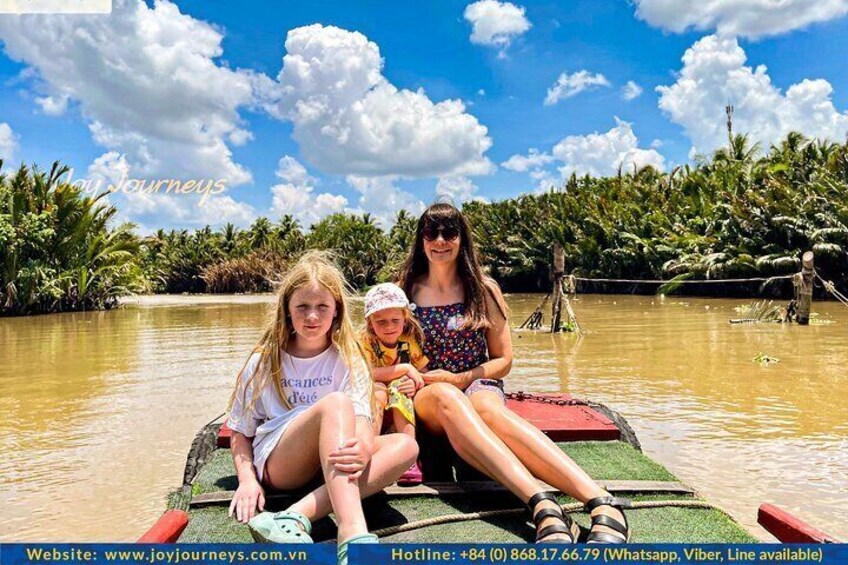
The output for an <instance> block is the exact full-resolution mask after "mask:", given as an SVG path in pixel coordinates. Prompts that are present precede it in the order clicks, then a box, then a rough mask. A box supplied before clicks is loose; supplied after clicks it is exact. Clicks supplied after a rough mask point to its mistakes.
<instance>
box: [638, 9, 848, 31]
mask: <svg viewBox="0 0 848 565" xmlns="http://www.w3.org/2000/svg"><path fill="white" fill-rule="evenodd" d="M634 1H635V3H636V16H637V17H639V18H641V19H642V20H645V21H646V22H648V23H649V24H651V25H652V26H655V27H660V28H663V29H665V30H668V31H673V32H677V33H680V32H683V31H686V30H687V29H690V28H694V29H697V30H717V31H718V32H719V33H720V34H722V35H738V36H745V37H750V38H757V37H762V36H767V35H776V34H779V33H784V32H787V31H791V30H793V29H800V28H803V27H806V26H808V25H810V24H813V23H816V22H824V21H828V20H832V19H834V18H838V17H841V16H844V15H845V14H848V0H634Z"/></svg>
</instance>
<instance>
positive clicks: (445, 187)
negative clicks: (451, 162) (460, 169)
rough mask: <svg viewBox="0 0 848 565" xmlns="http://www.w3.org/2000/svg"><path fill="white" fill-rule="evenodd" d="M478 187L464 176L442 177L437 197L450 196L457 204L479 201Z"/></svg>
mask: <svg viewBox="0 0 848 565" xmlns="http://www.w3.org/2000/svg"><path fill="white" fill-rule="evenodd" d="M476 194H477V185H476V184H474V183H473V182H472V181H471V179H469V178H468V177H464V176H461V175H460V176H456V177H441V178H440V179H439V182H437V183H436V196H448V197H450V199H451V200H452V201H453V202H454V203H455V204H456V205H459V204H462V203H463V202H468V201H469V200H479V199H480V197H479V196H476Z"/></svg>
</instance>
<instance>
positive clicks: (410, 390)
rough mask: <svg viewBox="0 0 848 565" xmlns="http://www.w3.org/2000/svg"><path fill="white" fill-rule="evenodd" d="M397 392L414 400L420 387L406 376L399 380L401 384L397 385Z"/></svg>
mask: <svg viewBox="0 0 848 565" xmlns="http://www.w3.org/2000/svg"><path fill="white" fill-rule="evenodd" d="M422 382H423V381H422ZM397 390H398V392H399V393H401V394H405V395H406V396H408V397H410V398H412V397H413V396H415V392H416V391H417V390H418V386H417V385H416V384H415V381H414V380H412V379H411V378H410V377H409V376H408V375H404V376H402V377H401V378H400V379H399V382H398V384H397Z"/></svg>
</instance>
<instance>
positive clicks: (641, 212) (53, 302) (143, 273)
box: [0, 134, 848, 314]
mask: <svg viewBox="0 0 848 565" xmlns="http://www.w3.org/2000/svg"><path fill="white" fill-rule="evenodd" d="M63 173H64V169H59V168H58V166H54V168H53V170H51V172H50V173H49V174H45V173H43V172H40V171H38V170H37V169H28V168H26V167H22V168H21V169H20V170H19V171H18V172H17V173H16V174H15V175H14V176H12V177H9V178H7V177H5V176H0V260H2V268H3V279H2V285H3V286H2V288H0V301H1V302H0V305H2V310H0V312H1V313H5V314H26V313H38V312H52V311H60V310H76V309H89V308H108V307H110V306H112V305H114V304H115V303H116V300H117V297H118V296H120V295H122V294H126V293H129V292H137V291H144V290H145V289H149V290H152V291H153V292H169V293H181V292H256V291H266V290H270V289H271V287H272V282H271V281H273V280H274V279H276V278H278V275H279V274H280V272H281V271H283V270H284V269H285V268H286V266H287V265H289V264H291V262H292V261H294V260H296V259H297V257H298V256H299V255H300V254H301V253H302V252H303V251H304V250H306V249H330V250H333V251H334V253H335V255H336V257H337V259H338V262H339V264H340V266H341V268H342V270H343V272H344V274H345V277H346V278H347V279H348V281H349V282H350V283H351V284H352V285H353V286H355V287H357V288H364V287H367V286H369V285H372V284H374V283H376V282H379V281H384V280H392V279H393V278H394V276H395V273H396V272H397V268H398V266H399V265H400V263H401V261H402V260H403V258H404V257H405V255H406V253H407V250H408V249H409V246H410V245H411V244H412V241H413V238H414V231H415V225H416V221H417V218H416V217H414V216H411V215H410V214H409V213H408V212H407V211H405V210H401V211H399V212H398V214H397V216H396V218H395V222H394V224H393V226H392V227H391V229H390V230H389V231H388V232H385V231H383V230H381V229H380V228H379V227H378V226H377V225H376V224H375V222H374V220H373V218H372V217H371V216H370V215H368V214H365V215H362V216H359V215H353V214H334V215H332V216H329V217H327V218H324V219H323V220H321V221H320V222H318V223H317V224H315V225H313V226H310V227H309V228H308V229H307V230H304V229H303V228H302V227H301V226H300V225H299V224H298V223H297V221H295V220H294V219H293V218H292V217H291V216H284V217H283V218H281V219H280V220H279V221H277V222H273V221H271V220H269V219H267V218H259V219H257V220H256V221H255V222H254V223H253V224H252V225H251V226H250V227H249V228H247V229H238V228H236V227H235V226H233V225H232V224H228V225H226V226H224V227H223V228H222V229H220V230H217V231H215V230H212V229H211V228H209V227H206V228H203V229H200V230H196V231H194V232H189V231H187V230H180V231H176V230H172V231H169V232H166V231H164V230H159V231H158V232H156V233H155V234H153V235H151V236H148V237H145V238H142V239H139V238H137V237H136V236H134V235H133V234H132V232H131V226H130V225H124V226H119V227H114V228H113V227H110V226H109V220H110V219H111V218H112V217H113V216H114V214H115V209H114V208H113V207H111V206H108V205H106V204H104V203H103V202H100V201H99V200H98V199H96V198H89V197H85V196H84V195H82V194H81V193H80V192H79V190H78V189H76V188H74V187H72V186H70V185H67V184H64V183H62V182H60V180H59V178H60V177H61V176H62V174H63ZM463 211H464V213H465V214H466V216H467V217H468V220H469V222H470V224H471V226H472V228H473V230H474V235H475V239H476V241H477V244H478V247H479V249H480V252H481V259H482V261H483V263H484V265H485V266H486V268H487V269H488V270H489V272H490V273H491V274H492V276H493V277H495V279H497V280H498V281H499V282H500V283H501V284H502V285H503V286H504V287H505V288H507V289H509V290H512V291H519V290H526V291H533V290H547V289H548V286H549V285H550V282H549V269H550V267H549V265H550V262H551V249H552V246H553V244H554V243H555V242H559V243H561V244H562V245H563V247H564V249H565V256H566V271H567V272H570V273H574V274H576V275H578V276H583V277H587V278H625V279H665V280H668V279H671V278H673V277H680V278H690V279H693V280H704V279H727V278H747V277H771V276H775V275H782V274H789V273H794V272H797V271H798V270H799V268H800V255H801V253H802V252H803V251H806V250H810V249H812V250H813V251H815V254H816V267H817V269H818V270H819V272H820V273H822V274H823V275H824V276H825V277H826V278H828V279H830V280H833V281H834V282H835V283H836V284H837V287H839V288H840V289H841V290H843V291H846V290H848V253H846V248H848V144H838V143H830V142H823V141H816V140H808V139H806V138H804V137H803V136H801V135H799V134H790V135H789V136H788V137H787V138H786V139H785V140H783V141H782V142H781V143H780V144H779V145H776V146H772V147H771V148H770V150H769V151H768V153H767V154H765V155H761V154H760V150H759V147H757V146H752V145H751V144H750V143H749V142H748V139H747V138H746V137H745V136H736V137H735V138H734V139H733V140H732V142H731V143H730V144H729V145H728V147H727V148H724V149H721V150H719V151H717V152H716V153H715V154H713V155H712V156H711V157H710V158H709V159H705V158H701V159H699V160H698V161H696V163H695V164H694V165H685V166H682V167H675V168H674V169H673V170H672V171H671V172H668V173H660V172H659V171H657V170H655V169H653V168H651V167H646V168H643V169H641V170H634V171H620V172H619V174H618V175H616V176H613V177H605V178H594V177H589V176H586V177H582V178H578V177H575V176H572V177H571V178H570V179H568V181H567V182H566V183H565V184H564V186H561V187H552V188H551V189H550V190H549V191H548V192H545V193H541V194H539V193H536V194H527V195H523V196H520V197H518V198H514V199H509V200H504V201H500V202H493V203H487V202H480V201H475V202H470V203H467V204H465V206H464V207H463ZM581 290H583V291H613V292H632V291H646V292H652V291H655V290H656V286H647V285H645V286H635V285H630V286H622V285H615V284H608V285H593V286H591V287H589V286H588V285H584V286H583V287H581ZM771 290H772V291H773V292H777V291H780V292H783V293H784V294H785V293H786V292H787V291H788V290H789V288H788V285H787V284H785V283H784V284H782V285H773V287H772V288H771ZM687 291H688V292H690V293H696V294H707V293H710V294H730V293H734V294H737V295H744V294H748V295H750V294H758V293H760V292H761V289H760V286H759V284H748V285H744V284H743V285H739V284H733V285H711V286H707V285H698V286H695V287H688V288H687Z"/></svg>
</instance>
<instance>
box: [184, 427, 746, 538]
mask: <svg viewBox="0 0 848 565" xmlns="http://www.w3.org/2000/svg"><path fill="white" fill-rule="evenodd" d="M558 445H559V447H560V448H561V449H563V450H564V451H565V452H566V453H568V454H569V455H570V456H571V457H572V458H573V459H574V460H575V461H576V462H577V463H578V464H579V465H580V466H581V467H582V468H583V469H585V470H586V471H587V472H588V473H589V474H590V475H591V476H592V477H594V478H595V479H599V480H645V481H674V480H676V479H675V477H674V476H673V475H672V474H671V473H669V472H668V471H667V470H666V469H665V468H664V467H662V466H661V465H659V464H657V463H656V462H654V461H652V460H651V459H649V458H648V457H647V456H645V455H644V454H643V453H641V452H639V451H636V450H635V449H633V448H632V447H631V446H630V445H628V444H625V443H621V442H566V443H559V444H558ZM237 486H238V482H237V480H236V477H235V470H234V467H233V462H232V457H231V454H230V451H229V450H228V449H218V450H216V451H215V452H213V453H212V454H211V456H210V457H209V459H208V460H207V462H206V463H205V464H204V466H203V467H202V468H201V469H200V471H199V472H198V474H197V476H196V477H195V479H194V483H193V484H192V486H191V493H192V495H194V496H196V495H198V494H201V493H209V492H216V491H227V490H235V489H236V488H237ZM187 490H188V489H185V490H184V491H183V492H181V493H175V495H174V496H172V500H171V502H172V504H173V505H174V506H181V505H183V504H185V499H186V498H187V496H186V492H187ZM660 499H661V500H671V499H680V500H692V498H691V497H686V496H674V495H666V494H658V495H653V496H638V497H634V498H633V500H660ZM560 500H561V502H562V503H567V502H572V501H571V500H570V499H569V498H568V497H562V498H561V499H560ZM518 506H519V504H518V501H517V500H516V499H514V498H513V497H512V496H511V495H509V494H508V493H502V494H498V495H493V496H485V497H474V498H470V497H467V496H465V497H463V496H445V497H443V498H436V497H405V498H402V497H397V498H393V499H391V500H390V499H388V498H387V497H386V496H383V495H378V496H375V497H372V498H370V499H368V500H366V501H365V512H366V516H367V518H368V521H369V526H370V528H371V529H380V528H386V527H390V526H395V525H399V524H405V523H409V522H413V521H416V520H422V519H427V518H432V517H435V516H443V515H447V514H458V513H467V512H476V511H484V510H493V509H502V508H510V507H518ZM268 509H269V510H280V509H281V508H275V507H274V506H273V504H269V507H268ZM189 514H190V521H189V525H188V527H187V528H186V530H185V532H184V533H183V535H182V537H181V538H180V542H250V541H252V538H251V537H250V533H249V531H248V529H247V527H246V526H244V525H242V524H239V523H237V522H236V521H235V520H233V519H231V518H229V517H228V516H227V506H226V505H221V506H214V507H205V508H192V509H191V510H190V511H189ZM572 516H574V517H575V519H576V520H577V522H579V523H581V524H582V525H584V526H588V524H589V518H588V516H587V515H586V514H584V513H576V514H572ZM627 516H628V519H629V520H630V522H631V524H632V530H633V541H635V542H704V543H708V542H721V543H748V542H756V541H757V540H756V538H754V537H753V536H751V535H750V534H749V533H748V532H746V531H745V530H744V529H743V528H742V527H741V526H739V525H738V524H737V523H735V522H734V521H733V520H731V519H730V518H729V517H727V516H726V515H724V514H723V513H721V512H720V511H718V510H713V509H705V508H679V507H664V508H651V509H632V510H629V511H628V513H627ZM526 520H527V517H526V515H525V514H521V515H512V516H501V517H495V518H486V519H480V520H472V521H465V522H456V523H450V524H441V525H437V526H429V527H427V528H423V529H418V530H414V531H411V532H404V533H400V534H394V535H392V536H389V537H387V538H386V540H387V541H396V542H422V543H426V542H484V541H486V542H493V543H509V542H523V541H532V540H533V537H534V535H535V534H534V531H533V529H532V528H531V527H530V526H529V524H528V523H527V522H526ZM314 536H315V539H316V540H317V541H322V540H327V539H331V538H332V537H334V536H335V525H334V523H333V522H332V520H330V519H329V518H325V519H323V520H320V521H318V522H317V523H316V524H314Z"/></svg>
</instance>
